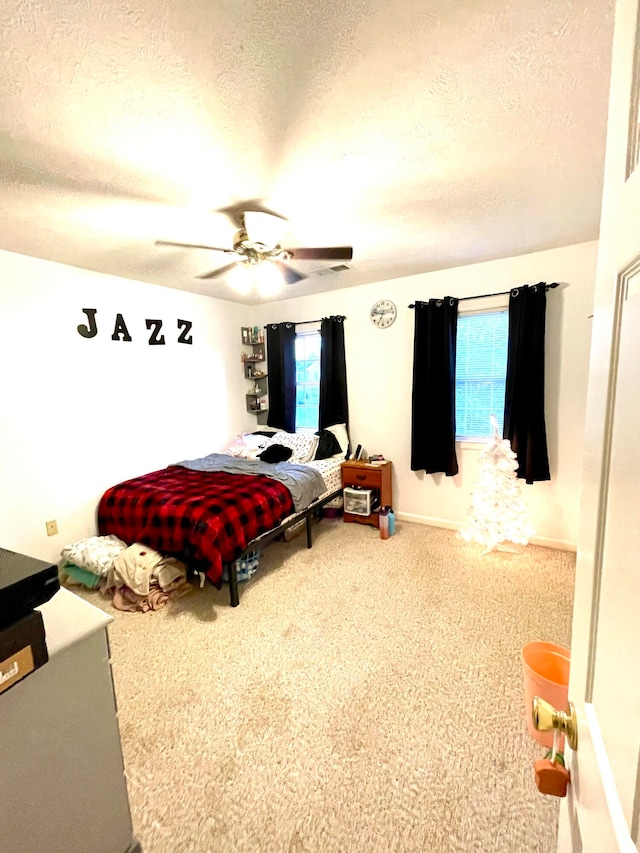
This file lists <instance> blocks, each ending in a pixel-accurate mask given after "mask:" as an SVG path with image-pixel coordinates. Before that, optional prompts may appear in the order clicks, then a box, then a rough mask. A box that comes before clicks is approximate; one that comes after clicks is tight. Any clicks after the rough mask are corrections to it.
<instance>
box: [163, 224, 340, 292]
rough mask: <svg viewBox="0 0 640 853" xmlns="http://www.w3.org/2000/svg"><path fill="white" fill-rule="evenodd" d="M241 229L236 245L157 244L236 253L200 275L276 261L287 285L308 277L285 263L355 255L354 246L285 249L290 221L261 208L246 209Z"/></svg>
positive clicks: (221, 273) (165, 242) (236, 235)
mask: <svg viewBox="0 0 640 853" xmlns="http://www.w3.org/2000/svg"><path fill="white" fill-rule="evenodd" d="M240 223H241V227H240V230H239V231H237V232H236V234H235V236H234V238H233V248H231V249H222V248H220V247H218V246H203V245H201V244H199V243H174V242H172V241H169V240H156V243H155V244H156V246H179V247H182V248H186V249H211V250H212V251H214V252H224V253H225V254H227V255H234V256H235V258H234V260H233V261H232V263H230V264H226V265H225V266H223V267H218V269H215V270H211V271H209V272H206V273H202V274H201V275H199V276H196V278H204V279H208V278H216V277H217V276H219V275H224V273H226V272H228V271H229V270H230V269H232V268H233V267H235V266H237V265H238V264H246V265H251V264H262V263H264V262H269V263H270V264H273V265H274V266H275V267H276V268H277V269H278V270H279V271H280V274H281V275H282V278H283V279H284V281H285V282H286V283H287V284H296V282H298V281H302V280H303V279H305V278H307V276H306V275H303V274H302V273H300V272H298V271H297V270H295V269H293V267H291V266H289V264H288V263H285V262H286V261H289V260H292V259H294V260H299V261H350V260H351V259H352V257H353V249H352V247H351V246H330V247H325V248H298V249H288V248H286V249H285V248H283V247H282V245H281V242H280V241H281V240H282V238H283V236H284V233H285V229H286V227H287V220H286V219H283V218H282V217H281V216H277V215H276V214H273V213H268V212H266V211H261V210H245V211H243V212H242V213H241V215H240Z"/></svg>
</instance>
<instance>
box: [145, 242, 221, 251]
mask: <svg viewBox="0 0 640 853" xmlns="http://www.w3.org/2000/svg"><path fill="white" fill-rule="evenodd" d="M155 245H156V246H180V248H182V249H211V250H212V251H214V252H233V249H220V248H219V247H218V246H201V245H200V244H199V243H172V242H171V241H170V240H156V242H155Z"/></svg>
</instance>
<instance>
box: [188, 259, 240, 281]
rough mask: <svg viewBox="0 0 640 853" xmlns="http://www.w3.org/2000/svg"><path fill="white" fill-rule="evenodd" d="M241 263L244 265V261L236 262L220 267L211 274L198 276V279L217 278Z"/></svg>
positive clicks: (206, 273)
mask: <svg viewBox="0 0 640 853" xmlns="http://www.w3.org/2000/svg"><path fill="white" fill-rule="evenodd" d="M240 263H242V261H234V262H233V263H232V264H226V266H224V267H219V268H218V269H217V270H211V272H205V273H202V275H197V276H196V278H216V277H217V276H219V275H223V274H224V273H226V272H229V270H230V269H232V267H235V266H237V265H238V264H240Z"/></svg>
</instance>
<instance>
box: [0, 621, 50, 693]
mask: <svg viewBox="0 0 640 853" xmlns="http://www.w3.org/2000/svg"><path fill="white" fill-rule="evenodd" d="M48 660H49V653H48V651H47V643H46V639H45V633H44V622H43V619H42V614H41V613H40V612H39V611H37V610H32V611H31V613H28V614H27V615H26V616H23V618H22V619H18V621H17V622H14V623H13V624H12V625H6V626H5V627H4V628H2V629H0V693H4V691H5V690H8V689H9V688H10V687H13V685H14V684H17V683H18V682H19V681H22V679H23V678H25V676H27V675H29V674H30V673H32V672H34V671H35V670H36V669H39V668H40V667H41V666H43V664H45V663H46V662H47V661H48Z"/></svg>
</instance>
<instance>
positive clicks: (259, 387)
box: [241, 326, 268, 424]
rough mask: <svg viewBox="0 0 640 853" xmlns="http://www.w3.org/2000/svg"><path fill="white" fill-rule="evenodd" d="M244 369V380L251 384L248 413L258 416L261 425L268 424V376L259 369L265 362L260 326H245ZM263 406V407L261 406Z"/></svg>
mask: <svg viewBox="0 0 640 853" xmlns="http://www.w3.org/2000/svg"><path fill="white" fill-rule="evenodd" d="M241 336H242V346H243V350H242V369H243V371H244V378H245V379H246V380H247V381H248V382H250V383H251V385H250V386H249V389H248V390H247V392H246V394H245V397H246V401H247V411H248V412H250V413H251V414H252V415H257V418H258V423H259V424H266V423H267V412H268V408H267V405H268V403H267V387H268V386H267V374H266V372H265V371H264V370H263V369H262V368H261V367H259V365H260V364H264V362H265V345H264V332H263V330H262V329H260V328H259V327H258V326H243V327H242V330H241ZM261 404H262V405H261Z"/></svg>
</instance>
